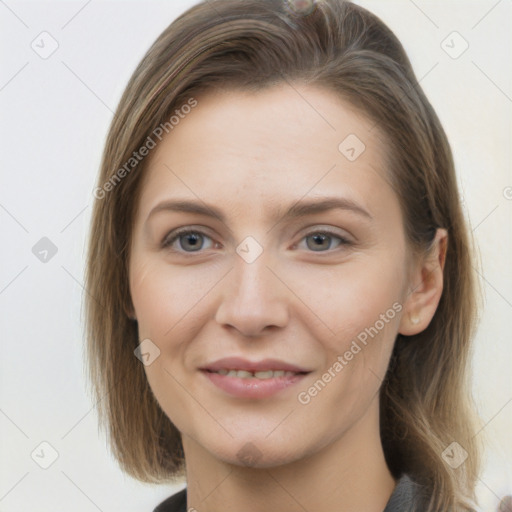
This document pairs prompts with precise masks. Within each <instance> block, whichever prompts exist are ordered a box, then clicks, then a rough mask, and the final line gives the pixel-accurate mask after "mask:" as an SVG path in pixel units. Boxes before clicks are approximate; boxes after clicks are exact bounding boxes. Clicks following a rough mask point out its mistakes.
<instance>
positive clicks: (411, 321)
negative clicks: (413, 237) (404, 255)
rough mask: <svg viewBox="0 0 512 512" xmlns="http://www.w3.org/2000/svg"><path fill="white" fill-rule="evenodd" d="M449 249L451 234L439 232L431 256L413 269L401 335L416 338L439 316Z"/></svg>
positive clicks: (419, 261) (444, 231) (401, 320)
mask: <svg viewBox="0 0 512 512" xmlns="http://www.w3.org/2000/svg"><path fill="white" fill-rule="evenodd" d="M447 247H448V232H447V231H446V229H442V228H439V229H438V230H437V231H436V236H435V238H434V240H433V242H432V247H431V248H430V250H429V252H428V254H426V255H425V256H423V257H422V258H420V259H419V260H418V261H417V262H416V263H415V264H414V267H413V271H412V274H411V278H410V286H409V291H408V294H407V296H406V298H405V299H404V308H403V315H402V318H401V319H400V327H399V329H398V332H399V333H400V334H403V335H405V336H413V335H414V334H418V333H420V332H422V331H424V330H425V329H426V328H427V327H428V325H429V323H430V322H431V320H432V318H433V317H434V313H435V312H436V309H437V306H438V304H439V301H440V299H441V294H442V293H443V269H444V264H445V260H446V250H447Z"/></svg>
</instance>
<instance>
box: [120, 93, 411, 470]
mask: <svg viewBox="0 0 512 512" xmlns="http://www.w3.org/2000/svg"><path fill="white" fill-rule="evenodd" d="M196 99H197V101H198V104H197V106H196V107H195V108H194V109H193V110H192V111H191V112H190V113H189V114H188V115H187V116H185V117H184V118H183V119H181V120H180V122H179V124H177V125H175V126H174V128H173V129H172V131H170V133H169V134H168V135H167V136H166V137H165V138H163V140H162V142H160V143H159V144H158V146H157V147H156V148H155V149H153V150H152V151H154V152H155V153H154V154H153V155H152V160H151V163H150V165H149V167H148V169H147V174H146V175H145V178H144V183H143V190H142V195H141V199H140V203H139V205H138V209H137V215H136V219H135V225H134V231H133V237H132V247H131V258H130V276H129V278H130V292H131V298H132V302H133V306H134V313H135V315H136V318H137V321H138V327H139V340H140V341H141V342H142V341H143V340H150V341H144V344H143V347H144V350H143V352H144V351H145V352H147V353H148V354H150V355H149V356H147V361H146V365H145V366H144V368H145V371H146V374H147V378H148V381H149V384H150V386H151V389H152V391H153V393H154V395H155V397H156V399H157V400H158V402H159V404H160V405H161V407H162V409H163V410H164V411H165V413H166V414H167V415H168V417H169V418H170V419H171V421H172V422H173V423H174V424H175V425H176V426H177V428H178V429H179V430H180V431H181V432H182V434H183V435H184V436H185V437H187V438H188V439H192V440H193V441H194V444H195V445H196V446H198V447H200V448H201V449H203V450H204V451H205V453H210V454H211V455H213V456H214V457H215V458H217V459H220V460H223V461H227V462H230V463H234V464H239V465H241V464H252V465H254V466H258V467H269V466H272V465H278V464H283V463H286V462H292V461H296V460H299V459H301V458H303V457H306V456H308V455H312V454H314V453H317V452H319V451H320V450H322V449H323V448H325V447H327V445H330V444H331V443H334V442H336V441H338V440H341V439H342V438H343V437H344V436H348V435H349V432H353V431H355V430H357V429H358V428H363V427H362V426H363V425H368V424H369V423H368V422H371V429H373V430H377V431H378V423H377V420H376V418H378V390H379V387H380V384H381V381H382V379H383V377H384V375H385V372H386V368H387V366H388V361H389V357H390V354H391V350H392V348H393V343H394V340H395V337H396V335H397V332H398V331H399V329H400V322H401V318H402V313H403V311H402V308H404V307H405V305H404V301H405V300H406V298H407V296H408V291H409V289H410V283H409V280H408V275H409V268H410V266H409V264H408V261H409V257H408V250H407V247H406V243H405V238H404V230H403V224H402V216H401V211H400V208H399V202H398V198H397V196H396V194H395V193H394V191H393V189H392V188H391V187H390V185H389V184H388V181H387V179H386V176H385V173H386V170H385V169H384V159H385V151H386V147H385V146H384V141H383V140H381V139H379V138H378V137H377V133H376V132H377V129H376V128H373V129H372V125H373V124H372V123H371V122H369V121H368V120H366V119H365V118H364V117H363V116H362V115H360V114H358V113H357V112H356V111H354V110H352V109H351V108H350V107H349V106H348V105H347V104H345V103H343V102H342V100H340V99H339V98H338V96H336V95H335V94H334V93H333V92H330V91H327V90H324V89H321V88H315V87H311V86H309V87H306V86H298V85H297V86H295V87H293V88H292V87H290V86H288V85H282V86H274V87H273V88H270V89H267V90H265V91H263V92H259V93H249V92H239V91H225V92H219V93H215V94H214V93H209V94H206V95H204V96H201V97H197V98H196ZM335 201H336V204H335V203H334V202H335ZM173 205H174V206H173ZM213 212H216V213H215V214H214V213H213ZM183 229H185V230H188V231H190V232H192V233H189V234H182V235H181V236H175V235H176V234H177V231H178V230H183ZM155 346H156V347H158V349H157V348H156V347H155ZM158 351H159V353H158ZM235 370H236V372H234V371H235ZM256 370H258V373H257V374H256V375H254V372H255V371H256ZM270 370H273V372H271V371H270ZM227 372H230V373H228V374H226V373H227ZM376 412H377V414H376ZM370 418H371V419H370Z"/></svg>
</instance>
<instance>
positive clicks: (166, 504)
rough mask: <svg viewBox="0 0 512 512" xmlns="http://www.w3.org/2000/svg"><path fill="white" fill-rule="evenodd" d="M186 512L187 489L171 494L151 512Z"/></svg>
mask: <svg viewBox="0 0 512 512" xmlns="http://www.w3.org/2000/svg"><path fill="white" fill-rule="evenodd" d="M186 511H187V488H185V489H182V490H181V491H179V492H177V493H176V494H173V495H172V496H171V497H170V498H167V499H166V500H165V501H162V503H160V505H158V506H157V507H156V508H155V510H153V512H186Z"/></svg>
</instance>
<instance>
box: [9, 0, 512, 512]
mask: <svg viewBox="0 0 512 512" xmlns="http://www.w3.org/2000/svg"><path fill="white" fill-rule="evenodd" d="M193 3H194V2H191V1H184V0H180V1H177V0H173V1H172V2H171V1H165V2H156V1H144V2H143V1H133V2H127V1H123V2H121V1H111V2H105V1H101V0H93V1H88V2H75V1H68V2H16V1H14V0H5V1H3V0H0V39H1V41H0V45H1V46H0V47H1V49H2V54H1V60H2V62H1V66H0V107H1V114H0V115H1V121H2V122H1V133H0V141H1V144H2V146H1V147H2V153H1V158H2V161H1V165H0V169H1V173H2V186H1V188H0V220H1V229H2V240H3V244H2V252H1V254H2V265H1V269H0V311H1V322H2V324H1V331H2V357H1V359H0V368H1V388H0V429H1V436H0V439H1V446H0V461H1V462H0V510H1V511H3V512H7V511H8V512H22V511H23V512H26V511H28V510H34V511H40V512H50V511H61V510H62V511H63V510H69V509H72V510H74V511H76V512H94V511H96V510H100V511H103V512H107V511H118V510H123V511H126V512H132V511H133V512H135V511H138V512H140V511H150V510H152V509H153V507H154V506H155V505H156V504H157V503H158V502H160V501H161V500H162V499H164V498H165V497H167V496H169V495H170V494H172V493H173V492H174V491H175V490H177V488H178V487H172V486H170V485H168V486H151V485H145V484H141V483H138V482H137V481H135V480H133V479H131V478H130V477H127V476H125V475H124V474H123V473H121V471H120V470H119V468H118V466H117V464H116V463H115V461H114V460H113V459H112V457H111V456H110V454H109V452H108V451H107V449H106V442H105V439H104V438H103V437H100V436H98V431H97V418H96V414H95V411H94V409H93V403H92V401H91V400H90V398H89V396H88V395H87V392H86V387H85V386H86V384H85V379H84V372H83V343H84V341H83V340H84V336H83V325H82V320H81V318H82V317H81V314H82V311H81V307H82V306H81V304H82V293H83V289H82V283H83V272H84V256H85V245H86V236H87V231H88V224H89V220H90V214H91V205H92V202H93V197H92V190H93V188H94V186H95V178H96V173H97V170H98V166H99V162H100V154H101V151H102V147H103V143H104V138H105V135H106V132H107V128H108V124H109V122H110V120H111V118H112V111H113V110H114V109H115V107H116V105H117V102H118V100H119V98H120V95H121V93H122V90H123V88H124V86H125V85H126V82H127V80H128V79H129V77H130V75H131V73H132V71H133V70H134V68H135V66H136V64H137V63H138V62H139V60H140V59H141V57H142V56H143V54H144V53H145V51H146V50H147V49H148V47H149V46H150V44H151V43H152V42H153V41H154V39H155V38H156V37H157V36H158V35H159V34H160V32H161V31H162V30H163V29H164V28H165V27H166V26H167V25H168V24H169V23H170V22H171V21H172V20H173V19H174V18H175V17H176V16H177V15H178V14H180V13H181V12H183V11H184V10H185V8H187V7H189V6H191V5H192V4H193ZM358 3H360V4H361V5H363V6H365V7H367V8H369V9H370V10H372V11H373V12H375V13H376V14H377V15H379V16H380V17H381V18H382V19H383V20H384V21H385V22H386V23H387V24H388V25H389V26H390V27H391V29H392V30H393V31H394V32H395V33H396V34H397V36H398V37H399V39H400V40H401V41H402V42H403V44H404V46H405V49H406V51H407V52H408V54H409V56H410V58H411V61H412V63H413V66H414V69H415V72H416V75H417V77H418V80H419V81H420V84H421V86H422V87H423V89H424V90H425V92H426V94H427V96H428V98H429V99H430V101H431V102H432V104H433V106H434V108H435V109H436V111H437V112H438V114H439V116H440V118H441V122H442V123H443V125H444V127H445V129H446V131H447V134H448V137H449V139H450V142H451V144H452V148H453V151H454V155H455V161H456V166H457V172H458V177H459V182H460V185H461V190H462V195H463V199H464V204H465V209H466V212H467V215H468V218H469V220H470V223H471V226H472V230H473V235H474V237H475V240H476V242H477V244H478V246H479V250H480V254H481V260H482V261H481V263H482V268H483V270H480V269H475V272H477V271H478V272H479V274H481V276H482V277H481V278H480V279H481V282H482V290H483V298H484V311H483V314H482V318H481V324H480V328H479V331H478V335H477V339H476V346H475V352H474V357H473V366H474V371H475V378H474V393H475V396H476V399H477V402H478V406H479V410H480V414H481V416H482V418H483V420H484V423H485V428H484V429H483V430H482V431H481V432H479V433H475V434H476V435H478V436H479V437H482V438H485V439H486V442H487V443H488V445H489V447H490V448H489V451H488V463H487V465H486V469H485V472H484V473H483V474H482V476H481V481H480V483H479V488H478V492H479V495H480V498H481V502H482V510H484V511H491V510H495V507H496V504H497V502H498V496H503V495H504V494H506V493H512V484H511V481H512V465H511V460H512V446H511V440H510V432H511V431H512V428H511V427H512V418H511V416H512V377H511V375H512V372H511V362H512V349H511V337H510V320H511V319H512V270H511V253H512V229H511V228H512V215H511V209H512V188H511V187H512V174H511V154H510V148H511V142H512V137H511V135H512V134H511V115H510V114H511V103H512V99H511V98H512V93H511V74H512V73H511V65H510V62H511V55H510V52H511V47H512V46H511V40H510V34H511V28H512V27H511V21H512V8H511V1H510V0H500V1H497V0H482V1H478V2H476V1H462V0H459V1H453V0H452V1H446V0H445V1H436V2H434V1H421V0H415V1H414V2H413V1H412V0H410V1H409V0H400V1H394V2H393V1H383V0H373V1H366V0H365V1H361V2H358ZM43 31H47V32H48V33H49V34H51V36H52V37H53V38H54V39H55V40H56V41H57V43H58V45H59V46H58V49H57V50H56V51H55V53H53V54H52V55H51V56H50V57H49V58H47V59H42V58H41V57H40V56H39V55H38V54H37V53H36V52H35V51H34V50H33V49H32V48H31V43H32V41H34V40H36V42H37V41H38V39H37V37H38V36H39V34H40V33H41V32H43ZM453 31H457V32H458V33H459V34H460V35H461V36H462V37H463V38H464V40H465V41H467V43H468V44H469V48H468V49H467V50H466V51H465V52H464V53H463V54H462V55H460V56H459V57H458V58H456V59H453V58H452V57H450V56H449V55H448V54H447V53H446V52H445V51H444V50H443V48H442V46H441V43H442V41H444V40H445V39H446V38H447V36H449V35H450V34H452V32H453ZM45 37H47V36H45ZM453 37H454V36H453V35H451V36H450V38H449V39H448V40H447V41H448V42H449V44H450V45H451V46H454V47H455V50H457V49H460V48H461V46H458V45H460V44H463V41H462V40H461V39H457V37H458V36H455V37H456V39H453ZM451 41H453V42H451ZM445 44H446V43H445ZM48 47H49V46H48V45H46V48H48ZM45 236H46V237H48V238H49V239H50V240H51V241H52V242H53V243H54V244H55V245H56V246H57V249H58V252H57V253H56V255H55V256H54V257H52V258H51V259H50V260H49V261H47V262H46V263H43V262H41V261H40V260H39V259H37V258H36V257H35V255H34V254H33V253H32V247H33V246H34V245H35V244H36V242H38V241H39V240H40V239H41V238H42V237H45ZM43 441H46V442H48V443H50V445H51V446H52V447H53V448H54V449H55V450H56V451H57V453H58V458H57V460H56V461H55V462H54V463H53V464H52V465H51V466H50V467H49V468H48V469H42V468H41V467H39V466H38V465H37V464H36V463H35V462H34V460H33V459H32V458H31V453H32V452H33V451H34V450H35V449H36V448H37V447H38V446H39V445H40V443H41V442H43ZM39 450H40V448H39ZM45 453H46V454H48V453H50V450H49V449H46V452H45ZM180 487H181V486H180Z"/></svg>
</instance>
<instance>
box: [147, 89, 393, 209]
mask: <svg viewBox="0 0 512 512" xmlns="http://www.w3.org/2000/svg"><path fill="white" fill-rule="evenodd" d="M195 99H196V100H197V106H196V107H195V108H194V109H193V110H192V111H191V112H190V113H188V114H187V115H184V116H183V118H182V119H181V120H180V122H179V124H177V125H176V126H174V128H173V129H172V131H170V132H169V134H168V135H166V136H165V137H164V138H163V140H162V141H161V142H159V143H158V145H157V147H156V149H154V151H155V153H154V154H153V155H152V160H151V163H150V165H149V166H148V168H147V169H146V176H145V178H144V183H143V190H142V195H141V204H140V206H141V214H142V215H143V216H146V215H147V214H148V212H149V210H150V208H151V207H152V206H154V204H155V203H156V202H158V201H160V200H165V199H166V198H168V197H169V196H175V195H178V196H180V197H183V196H187V197H191V198H192V197H194V196H195V198H196V199H197V198H204V199H208V200H209V201H211V202H213V203H219V204H226V205H232V206H233V208H242V209H243V208H248V207H250V206H254V207H257V208H259V209H261V208H265V207H267V206H269V205H272V204H274V205H275V204H280V203H283V202H286V203H288V202H290V201H293V200H298V199H300V198H302V197H304V196H307V195H312V196H314V195H332V194H333V193H342V194H344V195H349V196H350V197H351V198H353V199H355V200H358V201H360V202H361V203H363V204H368V201H370V202H373V203H375V202H378V198H379V197H380V199H381V200H382V202H383V203H385V202H386V201H388V202H389V200H393V197H392V195H393V194H392V190H391V189H390V187H389V184H388V180H387V177H386V168H385V161H386V158H387V154H386V144H385V142H384V141H383V138H382V135H381V133H380V131H379V130H378V128H376V127H375V125H374V123H372V121H370V120H369V119H368V118H366V117H365V116H364V115H363V114H362V113H360V112H359V111H358V110H356V109H355V108H353V107H352V106H351V105H350V104H348V103H347V102H345V101H343V100H342V99H341V97H340V96H339V95H337V94H336V93H335V92H333V91H330V90H327V89H323V88H319V87H312V86H304V85H302V86H299V85H293V86H292V85H290V84H283V85H279V86H273V87H271V88H267V89H264V90H262V91H258V92H251V91H241V90H225V91H215V92H207V93H204V94H202V95H199V96H197V97H195ZM386 188H387V189H389V190H386ZM390 194H391V196H390ZM372 196H373V200H372ZM237 199H238V200H239V201H237ZM376 199H377V201H375V200H376ZM394 199H396V198H394Z"/></svg>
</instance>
